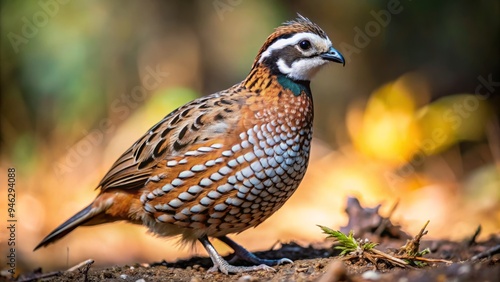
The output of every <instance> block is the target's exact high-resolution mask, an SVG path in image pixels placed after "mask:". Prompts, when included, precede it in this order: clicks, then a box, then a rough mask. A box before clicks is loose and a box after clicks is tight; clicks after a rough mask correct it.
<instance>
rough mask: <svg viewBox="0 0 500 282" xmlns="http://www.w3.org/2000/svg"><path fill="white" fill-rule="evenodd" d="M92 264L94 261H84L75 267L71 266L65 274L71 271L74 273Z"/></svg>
mask: <svg viewBox="0 0 500 282" xmlns="http://www.w3.org/2000/svg"><path fill="white" fill-rule="evenodd" d="M93 263H94V260H93V259H88V260H86V261H82V262H80V263H79V264H77V265H75V266H73V267H71V268H69V269H68V270H66V272H72V271H75V270H77V269H79V268H82V267H84V266H90V265H91V264H93Z"/></svg>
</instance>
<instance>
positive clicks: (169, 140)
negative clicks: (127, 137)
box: [99, 89, 247, 192]
mask: <svg viewBox="0 0 500 282" xmlns="http://www.w3.org/2000/svg"><path fill="white" fill-rule="evenodd" d="M231 90H232V89H228V90H227V92H221V93H216V94H212V95H210V96H206V97H202V98H199V99H196V100H194V101H192V102H190V103H188V104H186V105H184V106H182V107H180V108H178V109H176V110H175V111H173V112H171V113H170V114H169V115H167V116H166V117H165V118H163V119H162V120H161V121H160V122H158V123H157V124H156V125H154V126H153V127H152V128H151V129H150V130H149V131H148V132H147V133H146V134H145V135H144V136H142V137H141V138H140V139H139V140H137V141H136V142H135V143H134V144H133V145H132V147H130V148H129V149H128V150H127V151H126V152H125V153H124V154H123V155H122V156H121V157H120V158H119V159H118V160H117V161H116V162H115V163H114V164H113V166H112V167H111V169H110V170H109V172H108V173H107V174H106V175H105V176H104V178H103V179H102V180H101V182H100V183H99V186H100V187H101V192H103V191H105V190H107V189H140V188H142V187H143V186H144V185H145V183H146V182H147V180H148V179H149V177H150V176H151V172H152V171H153V170H154V168H155V166H157V165H158V163H159V162H161V161H163V160H168V159H172V158H175V157H176V156H179V155H182V154H183V153H184V152H186V151H189V148H190V147H191V146H193V145H197V144H203V143H205V142H207V141H210V140H211V139H224V138H226V137H229V136H230V135H231V133H232V132H234V131H235V127H236V126H237V125H238V124H239V123H238V120H240V117H241V111H240V110H241V108H242V107H243V106H244V105H245V101H246V98H247V96H246V95H241V93H239V95H231V92H232V91H231Z"/></svg>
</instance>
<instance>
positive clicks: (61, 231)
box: [33, 204, 100, 251]
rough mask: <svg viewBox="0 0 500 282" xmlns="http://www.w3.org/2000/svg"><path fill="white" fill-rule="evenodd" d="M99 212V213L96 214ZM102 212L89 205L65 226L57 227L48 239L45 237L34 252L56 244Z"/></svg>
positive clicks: (65, 223) (64, 224)
mask: <svg viewBox="0 0 500 282" xmlns="http://www.w3.org/2000/svg"><path fill="white" fill-rule="evenodd" d="M96 212H97V213H96ZM99 213H100V211H96V209H95V208H93V207H92V204H90V205H88V206H87V207H86V208H84V209H83V210H81V211H80V212H78V213H77V214H75V215H74V216H72V217H71V218H70V219H68V220H66V222H64V223H63V224H61V225H60V226H59V227H57V228H56V229H55V230H54V231H52V232H51V233H50V234H49V235H47V237H45V238H44V239H43V240H42V241H41V242H40V243H39V244H38V245H37V246H36V247H35V249H34V250H33V251H36V250H37V249H39V248H41V247H45V246H47V245H49V244H51V243H54V242H55V241H57V240H59V239H61V238H62V237H64V236H66V235H67V234H68V233H70V232H71V231H73V230H74V229H75V228H77V227H78V226H80V225H84V224H85V223H87V222H88V221H89V220H91V219H92V218H93V217H94V216H96V215H97V214H99Z"/></svg>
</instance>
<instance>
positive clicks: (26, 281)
mask: <svg viewBox="0 0 500 282" xmlns="http://www.w3.org/2000/svg"><path fill="white" fill-rule="evenodd" d="M61 273H62V272H61V271H53V272H48V273H40V274H36V275H35V276H32V277H26V278H23V279H21V280H17V282H30V281H34V280H38V279H44V278H49V277H52V276H57V275H60V274H61Z"/></svg>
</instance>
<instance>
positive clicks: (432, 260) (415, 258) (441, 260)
mask: <svg viewBox="0 0 500 282" xmlns="http://www.w3.org/2000/svg"><path fill="white" fill-rule="evenodd" d="M399 258H400V259H407V260H418V261H423V262H443V263H453V262H452V261H451V260H445V259H433V258H424V257H411V256H400V257H399Z"/></svg>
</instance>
